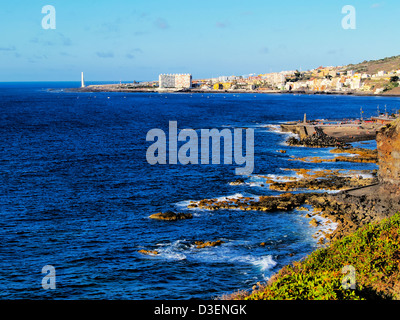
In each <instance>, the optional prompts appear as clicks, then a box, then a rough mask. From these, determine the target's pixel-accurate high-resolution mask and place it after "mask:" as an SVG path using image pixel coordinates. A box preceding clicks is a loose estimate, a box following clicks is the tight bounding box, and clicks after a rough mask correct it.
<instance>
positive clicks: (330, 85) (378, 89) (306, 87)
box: [192, 67, 400, 94]
mask: <svg viewBox="0 0 400 320" xmlns="http://www.w3.org/2000/svg"><path fill="white" fill-rule="evenodd" d="M342 69H343V68H342V67H319V68H316V69H314V70H310V71H303V72H299V71H297V70H295V71H282V72H276V73H267V74H260V75H254V74H252V75H248V76H222V77H217V78H211V79H201V80H193V83H192V86H193V87H194V88H200V89H202V90H235V89H248V90H258V91H269V90H274V91H276V90H281V91H316V92H324V91H325V92H351V91H352V92H367V93H376V94H379V93H382V92H383V91H385V88H387V85H388V84H389V83H391V82H392V83H393V82H394V86H395V87H397V86H398V85H399V77H400V70H392V71H390V72H385V71H379V72H377V73H376V74H368V73H362V72H357V71H354V70H346V71H343V70H342Z"/></svg>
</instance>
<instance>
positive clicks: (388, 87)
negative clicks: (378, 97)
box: [383, 76, 399, 92]
mask: <svg viewBox="0 0 400 320" xmlns="http://www.w3.org/2000/svg"><path fill="white" fill-rule="evenodd" d="M398 86H399V77H398V76H394V77H391V78H390V82H389V83H388V84H387V85H386V86H385V88H384V89H383V92H386V91H390V90H392V89H394V88H397V87H398Z"/></svg>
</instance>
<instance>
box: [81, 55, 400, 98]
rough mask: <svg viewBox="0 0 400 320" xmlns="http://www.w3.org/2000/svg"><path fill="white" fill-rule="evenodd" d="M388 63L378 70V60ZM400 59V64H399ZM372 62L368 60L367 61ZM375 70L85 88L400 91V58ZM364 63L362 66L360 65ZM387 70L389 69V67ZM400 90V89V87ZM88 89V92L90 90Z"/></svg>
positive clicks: (162, 78)
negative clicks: (390, 68)
mask: <svg viewBox="0 0 400 320" xmlns="http://www.w3.org/2000/svg"><path fill="white" fill-rule="evenodd" d="M393 59H399V61H397V60H395V62H396V63H395V64H391V65H390V66H397V67H396V68H394V69H392V70H388V69H387V64H383V63H384V62H386V61H394V60H393ZM381 61H383V62H382V63H381V65H382V66H385V68H383V69H382V70H379V69H376V65H378V66H379V64H378V62H381ZM398 62H399V64H397V63H398ZM364 63H368V62H364ZM373 63H375V68H372V69H375V71H374V72H368V69H370V68H367V67H365V65H362V64H359V65H354V69H352V68H351V66H353V65H350V66H336V67H322V66H321V67H318V68H315V69H312V70H307V71H299V70H291V71H281V72H274V73H263V74H249V75H242V76H237V75H230V76H218V77H215V78H208V79H193V77H192V75H191V74H160V75H159V78H158V80H155V81H147V82H137V81H134V82H132V83H120V84H114V85H91V86H88V87H85V85H84V82H83V76H82V89H86V90H87V91H103V90H105V91H161V92H162V91H167V92H171V91H172V92H185V91H191V92H198V91H200V92H203V91H204V92H207V91H209V92H211V91H212V92H265V93H271V92H275V93H279V92H286V93H287V92H293V93H295V92H299V93H300V92H310V93H312V92H314V93H344V94H346V93H347V94H375V95H378V94H385V93H389V94H390V93H393V94H396V95H399V94H400V88H399V84H400V57H391V58H385V59H382V60H376V61H373ZM360 65H361V66H362V67H360ZM385 69H386V70H385ZM398 89H399V90H398ZM86 90H85V91H86Z"/></svg>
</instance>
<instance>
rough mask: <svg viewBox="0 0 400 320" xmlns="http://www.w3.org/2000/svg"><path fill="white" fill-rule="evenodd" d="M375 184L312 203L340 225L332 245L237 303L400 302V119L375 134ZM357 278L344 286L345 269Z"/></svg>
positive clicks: (244, 294) (238, 295) (239, 294)
mask: <svg viewBox="0 0 400 320" xmlns="http://www.w3.org/2000/svg"><path fill="white" fill-rule="evenodd" d="M376 140H377V149H378V165H379V170H378V179H377V182H376V183H374V184H372V185H369V186H365V187H360V188H356V189H351V190H347V191H342V192H340V193H338V194H336V195H329V194H321V195H314V196H311V197H309V198H308V201H307V202H308V204H311V205H312V206H313V207H314V208H318V209H319V210H321V214H322V215H324V216H326V217H328V218H329V219H332V220H333V221H334V222H337V223H338V228H337V229H336V230H335V231H334V232H333V233H332V234H330V235H329V238H330V239H331V242H330V243H329V245H328V246H326V247H323V248H321V249H319V250H317V251H315V252H313V253H312V254H311V255H310V256H308V257H306V258H305V259H304V260H302V261H299V262H295V263H293V264H292V265H288V266H285V267H284V268H283V269H281V270H280V271H279V272H278V273H277V274H276V275H274V276H272V278H271V279H270V280H269V281H268V283H266V284H260V283H258V284H257V286H254V287H253V291H252V292H251V293H249V292H245V291H239V292H237V293H234V294H232V295H230V296H227V297H224V298H226V299H238V300H242V299H244V300H285V299H305V300H310V299H311V300H313V299H323V300H376V299H389V300H390V299H395V300H397V299H400V250H399V248H400V237H399V235H400V213H399V212H400V201H399V194H400V188H399V186H400V118H398V119H396V120H395V121H393V122H392V123H390V124H389V125H387V126H385V127H383V128H382V129H380V130H379V131H378V132H377V138H376ZM349 266H350V267H351V268H353V270H354V275H355V277H356V278H357V279H356V283H354V288H353V289H352V290H349V288H347V287H345V286H343V279H344V278H343V267H349Z"/></svg>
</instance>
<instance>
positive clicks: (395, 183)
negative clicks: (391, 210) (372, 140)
mask: <svg viewBox="0 0 400 320" xmlns="http://www.w3.org/2000/svg"><path fill="white" fill-rule="evenodd" d="M376 141H377V147H378V159H379V171H378V179H379V182H380V184H381V187H382V189H383V190H384V191H385V192H388V193H390V194H394V195H399V193H400V188H399V187H400V118H398V119H397V120H395V121H393V122H392V123H391V124H389V125H387V126H385V127H383V128H382V129H381V130H379V131H378V134H377V137H376Z"/></svg>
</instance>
